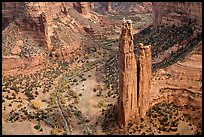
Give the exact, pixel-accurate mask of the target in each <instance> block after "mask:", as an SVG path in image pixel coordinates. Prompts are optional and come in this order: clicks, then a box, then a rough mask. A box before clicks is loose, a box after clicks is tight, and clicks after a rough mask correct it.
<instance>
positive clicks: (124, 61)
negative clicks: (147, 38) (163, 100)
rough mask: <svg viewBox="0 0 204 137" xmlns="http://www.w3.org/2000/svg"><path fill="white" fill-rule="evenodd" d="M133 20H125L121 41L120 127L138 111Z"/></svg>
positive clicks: (125, 124)
mask: <svg viewBox="0 0 204 137" xmlns="http://www.w3.org/2000/svg"><path fill="white" fill-rule="evenodd" d="M133 39H134V38H133V28H132V23H131V21H126V20H124V22H123V28H122V34H121V36H120V43H119V52H120V53H119V105H118V119H119V125H120V127H123V126H127V125H128V123H129V122H130V121H131V120H132V119H134V116H136V113H137V102H136V101H137V77H136V71H137V69H136V59H135V54H134V44H133Z"/></svg>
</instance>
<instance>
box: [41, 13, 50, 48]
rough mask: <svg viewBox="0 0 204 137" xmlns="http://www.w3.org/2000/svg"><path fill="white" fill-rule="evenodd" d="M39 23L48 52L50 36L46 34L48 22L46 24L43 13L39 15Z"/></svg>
mask: <svg viewBox="0 0 204 137" xmlns="http://www.w3.org/2000/svg"><path fill="white" fill-rule="evenodd" d="M40 23H41V25H40V26H41V28H42V32H43V34H44V39H45V45H46V46H47V48H48V49H49V50H50V49H51V47H50V44H51V41H50V35H49V33H48V22H47V18H46V14H45V13H44V12H43V13H41V14H40Z"/></svg>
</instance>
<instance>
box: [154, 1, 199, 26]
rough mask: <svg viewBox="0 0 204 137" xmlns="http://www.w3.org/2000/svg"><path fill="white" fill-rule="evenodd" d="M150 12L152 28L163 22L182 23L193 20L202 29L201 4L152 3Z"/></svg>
mask: <svg viewBox="0 0 204 137" xmlns="http://www.w3.org/2000/svg"><path fill="white" fill-rule="evenodd" d="M152 12H153V24H154V26H158V25H160V24H162V23H164V21H167V23H168V22H170V21H171V22H174V23H175V22H178V23H183V22H184V21H185V20H186V19H191V20H192V21H193V20H195V21H196V22H197V23H198V26H199V27H201V28H202V3H201V2H153V3H152ZM165 23H166V22H165Z"/></svg>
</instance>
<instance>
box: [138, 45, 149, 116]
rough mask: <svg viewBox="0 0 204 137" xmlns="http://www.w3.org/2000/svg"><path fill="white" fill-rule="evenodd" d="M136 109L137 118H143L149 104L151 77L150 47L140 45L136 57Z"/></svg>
mask: <svg viewBox="0 0 204 137" xmlns="http://www.w3.org/2000/svg"><path fill="white" fill-rule="evenodd" d="M137 65H138V66H137V67H138V70H139V71H138V73H137V77H138V83H139V84H138V89H139V90H138V92H139V94H138V109H139V116H140V117H144V116H145V114H146V111H147V110H148V109H149V104H150V85H151V83H150V82H151V77H152V55H151V46H150V45H147V46H144V45H143V44H141V43H140V51H139V57H138V63H137Z"/></svg>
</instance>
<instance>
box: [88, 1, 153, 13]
mask: <svg viewBox="0 0 204 137" xmlns="http://www.w3.org/2000/svg"><path fill="white" fill-rule="evenodd" d="M91 5H92V6H91V7H92V9H93V10H95V11H99V12H100V11H106V12H110V11H111V12H116V13H127V12H136V13H148V12H151V11H152V7H151V6H152V3H151V2H93V3H92V4H91Z"/></svg>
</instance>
